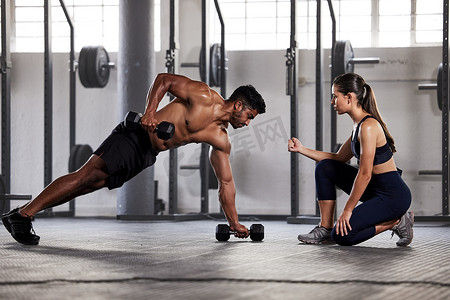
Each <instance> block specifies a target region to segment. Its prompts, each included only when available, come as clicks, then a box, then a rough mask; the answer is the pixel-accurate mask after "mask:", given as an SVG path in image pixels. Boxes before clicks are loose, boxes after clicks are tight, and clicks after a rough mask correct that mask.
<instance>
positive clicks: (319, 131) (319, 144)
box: [316, 0, 323, 216]
mask: <svg viewBox="0 0 450 300" xmlns="http://www.w3.org/2000/svg"><path fill="white" fill-rule="evenodd" d="M321 21H322V0H317V16H316V25H317V26H316V150H319V151H322V150H323V125H322V123H323V112H322V108H323V103H322V98H323V95H322V90H323V82H322V54H323V53H322V52H323V49H322V33H321V30H322V26H321ZM319 215H320V210H319V205H318V203H317V202H316V216H319Z"/></svg>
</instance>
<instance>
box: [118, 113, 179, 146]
mask: <svg viewBox="0 0 450 300" xmlns="http://www.w3.org/2000/svg"><path fill="white" fill-rule="evenodd" d="M141 118H142V114H140V113H137V112H134V111H129V112H128V113H127V115H126V116H125V119H124V120H123V122H124V125H125V127H127V128H130V129H132V130H134V129H137V128H139V127H140V126H141ZM155 132H156V135H157V136H158V138H160V139H162V140H165V141H167V140H170V139H171V138H172V137H173V135H174V134H175V125H173V124H172V123H169V122H166V121H162V122H161V123H159V124H158V126H156V128H155Z"/></svg>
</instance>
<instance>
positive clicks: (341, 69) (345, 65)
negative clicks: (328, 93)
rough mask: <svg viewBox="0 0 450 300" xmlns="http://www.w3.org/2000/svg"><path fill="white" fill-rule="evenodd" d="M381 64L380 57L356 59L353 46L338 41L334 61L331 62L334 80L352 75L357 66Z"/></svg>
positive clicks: (334, 51) (334, 50)
mask: <svg viewBox="0 0 450 300" xmlns="http://www.w3.org/2000/svg"><path fill="white" fill-rule="evenodd" d="M379 62H380V58H379V57H360V58H357V57H355V53H354V52H353V47H352V44H351V43H350V41H348V40H339V41H336V44H335V45H334V49H333V61H332V62H331V72H332V74H333V79H334V78H336V77H337V76H339V75H342V74H345V73H352V72H353V71H354V69H355V64H378V63H379Z"/></svg>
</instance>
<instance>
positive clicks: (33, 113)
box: [11, 0, 442, 216]
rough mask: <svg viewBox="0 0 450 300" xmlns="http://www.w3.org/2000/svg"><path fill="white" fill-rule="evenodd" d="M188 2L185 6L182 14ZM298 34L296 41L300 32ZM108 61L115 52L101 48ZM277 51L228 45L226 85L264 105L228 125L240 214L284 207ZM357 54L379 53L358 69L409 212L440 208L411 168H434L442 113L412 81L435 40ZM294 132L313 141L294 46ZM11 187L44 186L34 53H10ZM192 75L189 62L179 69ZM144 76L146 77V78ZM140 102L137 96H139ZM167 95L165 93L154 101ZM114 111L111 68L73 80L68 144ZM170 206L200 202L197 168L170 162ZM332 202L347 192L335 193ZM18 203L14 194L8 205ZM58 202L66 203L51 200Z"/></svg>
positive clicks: (310, 103)
mask: <svg viewBox="0 0 450 300" xmlns="http://www.w3.org/2000/svg"><path fill="white" fill-rule="evenodd" d="M198 2H199V1H195V0H185V1H180V6H181V10H180V46H181V49H180V58H181V59H180V60H181V61H183V62H192V61H197V60H198V54H199V50H200V34H201V32H200V17H196V16H195V15H194V14H192V13H191V12H192V11H200V7H199V4H198ZM165 5H166V4H162V10H163V13H162V18H161V19H162V20H163V22H165V23H164V24H163V26H162V35H163V39H162V47H161V48H162V49H163V50H162V51H161V52H159V53H157V66H156V70H157V72H164V70H165V67H164V64H165V59H164V57H165V49H166V48H167V45H168V40H167V38H168V34H167V30H168V28H167V27H168V25H167V22H168V15H167V12H166V11H167V9H166V7H165ZM185 11H189V12H190V13H189V14H187V13H183V12H185ZM299 42H300V43H301V41H299ZM110 55H111V57H112V60H114V61H117V59H116V58H117V55H116V53H110ZM284 55H285V51H284V50H280V51H251V52H250V51H234V52H228V58H229V64H228V66H229V71H228V81H227V86H228V88H227V94H228V95H229V94H231V92H232V91H233V90H234V89H235V88H236V87H237V86H239V85H242V84H249V83H250V84H253V85H254V86H255V87H256V89H257V90H258V91H259V92H260V93H261V94H262V95H263V97H264V99H265V100H266V104H267V113H266V114H263V115H260V116H258V117H257V118H256V119H255V120H254V121H252V122H251V124H250V126H249V127H247V128H244V129H239V130H232V129H231V130H230V137H231V140H232V144H233V148H232V153H231V164H232V168H233V173H234V177H235V182H236V187H237V198H236V202H237V208H238V212H239V213H242V214H284V215H288V214H290V191H289V187H290V175H289V174H290V173H289V154H288V152H287V150H286V148H287V143H286V141H287V138H288V137H289V135H290V133H289V128H290V123H289V97H288V96H286V95H285V74H286V67H285V60H286V58H285V57H284ZM355 55H356V56H357V57H364V56H378V57H380V58H381V62H380V64H377V65H359V66H357V67H356V68H355V72H358V73H360V74H361V75H362V76H363V77H364V78H365V79H366V80H367V82H368V83H369V84H370V85H371V86H372V87H373V88H374V90H375V93H376V96H377V100H378V105H379V109H380V111H381V114H382V116H383V118H384V120H385V122H386V123H387V125H388V127H389V130H390V131H391V133H392V135H393V136H394V138H395V141H396V146H397V149H398V153H397V154H396V155H395V160H396V163H397V165H398V167H400V168H402V169H403V170H404V173H403V174H404V175H403V177H404V179H405V180H406V182H407V183H408V185H409V186H410V188H411V191H412V193H413V205H412V209H413V210H414V211H415V212H416V213H417V214H426V215H431V214H438V213H440V212H441V198H442V197H441V181H440V180H441V179H440V176H419V175H418V171H419V170H422V169H440V166H441V158H440V157H441V114H440V111H439V110H438V107H437V102H436V92H435V91H418V89H417V84H418V83H420V82H424V81H435V78H436V76H437V74H436V73H437V66H438V64H439V62H440V61H441V49H440V48H395V49H379V48H378V49H355ZM328 56H329V51H325V53H324V64H323V65H324V75H323V78H324V80H325V84H324V100H323V101H324V118H325V122H324V131H325V132H324V146H325V149H329V148H330V143H329V139H330V135H329V133H328V131H327V128H329V118H330V112H329V109H330V105H329V95H330V92H329V78H330V75H329V68H328V65H329V59H328ZM299 59H300V67H299V77H300V82H301V84H300V86H299V111H298V114H299V120H300V121H299V132H300V134H299V138H300V139H301V140H302V142H303V143H304V144H305V145H307V146H310V147H314V143H315V83H314V80H315V61H314V59H315V53H314V51H306V50H303V51H300V55H299ZM53 60H54V61H53V68H54V73H53V77H54V83H53V85H54V88H53V90H54V92H53V93H54V107H53V112H54V117H53V122H54V123H53V124H54V133H53V138H54V146H53V159H54V166H53V177H54V178H56V177H58V176H61V175H63V174H65V173H66V172H67V164H68V157H69V140H68V135H69V127H68V126H69V123H68V122H69V121H68V117H69V115H68V114H69V108H68V105H69V82H68V80H69V79H68V76H69V74H68V71H67V70H68V63H67V61H68V55H67V54H55V55H54V58H53ZM12 61H13V71H12V137H13V138H12V174H11V176H12V186H11V187H12V192H13V193H18V194H32V195H33V196H36V195H37V194H38V193H39V192H40V191H41V190H42V188H43V148H44V146H43V136H44V134H43V130H44V129H43V119H44V116H43V95H44V92H43V55H42V54H18V53H15V54H13V55H12ZM180 73H181V74H185V75H187V76H190V77H192V78H194V79H198V78H199V75H198V70H196V69H180ZM150 84H151V83H150V82H149V86H150ZM142 103H143V108H142V109H144V104H145V95H142ZM165 103H167V100H164V101H163V103H162V105H164V104H165ZM121 118H122V116H119V115H118V99H117V71H113V72H112V73H111V78H110V81H109V83H108V86H107V87H106V88H104V89H85V88H83V87H82V86H81V84H80V83H79V82H78V83H77V143H83V144H84V143H86V144H89V145H91V147H92V148H94V149H95V148H96V147H97V146H98V145H99V144H100V143H101V142H102V140H103V139H104V138H105V137H106V136H107V135H108V134H109V132H110V131H111V130H112V129H113V127H114V126H115V125H116V124H117V122H118V121H120V119H121ZM351 128H352V127H351V122H350V120H349V118H348V117H347V116H339V117H338V141H340V142H342V141H344V140H345V139H346V138H347V137H348V136H349V135H350V132H351ZM199 153H200V145H195V144H194V145H188V146H185V147H182V148H180V149H179V165H185V164H195V163H198V159H199ZM299 164H300V199H299V201H300V213H301V214H312V213H314V212H315V200H314V198H315V186H314V162H313V161H311V160H309V159H307V158H304V157H300V162H299ZM154 168H155V179H156V180H158V181H159V197H160V198H162V199H164V200H165V201H166V202H167V199H168V153H161V154H160V155H159V157H158V161H157V163H156V164H155V166H154ZM178 175H179V186H178V194H179V213H187V212H198V211H199V210H200V175H199V172H198V171H196V170H178ZM339 195H340V196H339V201H338V206H339V207H342V206H343V205H344V203H345V200H346V197H345V195H342V194H341V192H340V194H339ZM19 203H23V202H20V201H14V202H13V204H12V205H16V204H19ZM115 205H116V191H109V190H107V189H103V190H101V191H98V192H95V193H93V194H91V195H87V196H83V197H79V198H78V199H77V202H76V214H77V215H79V216H81V215H83V216H85V215H95V216H103V215H106V216H115V215H116V207H115ZM59 209H60V210H65V209H67V206H63V207H61V208H59ZM210 211H211V212H218V211H219V207H218V201H217V191H210Z"/></svg>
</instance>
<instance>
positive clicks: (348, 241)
mask: <svg viewBox="0 0 450 300" xmlns="http://www.w3.org/2000/svg"><path fill="white" fill-rule="evenodd" d="M331 238H332V239H333V241H334V242H335V243H336V244H338V245H340V246H353V245H355V244H356V243H354V242H353V235H352V234H351V233H349V234H347V235H344V236H342V235H340V234H337V233H336V228H333V231H332V232H331Z"/></svg>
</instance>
